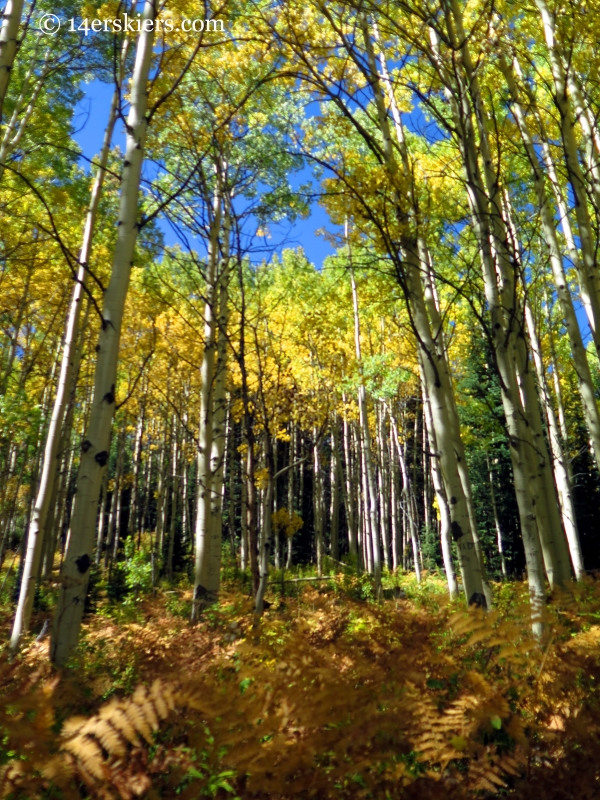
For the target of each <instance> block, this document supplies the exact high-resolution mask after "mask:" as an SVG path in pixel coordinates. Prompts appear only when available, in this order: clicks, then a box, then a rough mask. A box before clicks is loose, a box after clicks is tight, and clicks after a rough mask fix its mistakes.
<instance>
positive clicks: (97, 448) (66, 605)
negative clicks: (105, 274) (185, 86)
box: [50, 0, 156, 666]
mask: <svg viewBox="0 0 600 800" xmlns="http://www.w3.org/2000/svg"><path fill="white" fill-rule="evenodd" d="M155 16H156V7H155V5H154V1H153V0H146V2H145V5H144V11H143V14H142V23H141V26H142V33H141V34H140V37H139V40H138V45H137V53H136V59H135V66H134V72H133V79H132V86H131V107H130V111H129V115H128V118H127V136H126V147H125V158H124V161H123V172H122V177H121V191H120V200H119V225H118V232H117V243H116V248H115V254H114V258H113V264H112V272H111V277H110V282H109V284H108V288H107V289H106V292H105V295H104V306H103V311H102V326H101V331H100V336H99V340H98V351H97V359H96V371H95V378H94V401H93V405H92V409H91V414H90V420H89V423H88V426H87V430H86V435H85V439H84V441H83V444H82V448H81V449H82V455H81V462H80V466H79V474H78V478H77V495H76V500H75V508H74V511H73V519H72V526H71V527H72V531H73V535H72V536H71V539H70V543H69V545H70V546H69V550H68V552H67V553H66V556H65V560H64V563H63V569H62V574H61V588H60V594H59V597H58V602H57V606H56V611H55V615H54V626H53V632H52V642H51V651H50V655H51V660H52V661H53V662H54V663H55V664H57V665H58V666H64V665H65V664H66V663H67V661H68V660H69V657H70V656H71V654H72V652H73V650H74V648H75V647H76V646H77V643H78V641H79V632H80V628H81V618H82V615H83V607H84V603H85V596H86V593H87V587H88V582H89V575H90V571H89V569H90V565H91V561H92V559H91V554H92V549H93V544H94V533H95V523H96V513H97V508H98V495H99V492H100V485H101V482H102V475H103V471H104V469H105V468H106V464H107V463H108V446H109V441H110V429H111V424H112V419H113V415H114V410H115V392H116V382H117V363H118V354H119V343H120V338H121V323H122V319H123V309H124V306H125V300H126V297H127V289H128V287H129V277H130V273H131V265H132V261H133V255H134V251H135V244H136V240H137V234H138V231H139V223H138V219H137V213H138V195H139V187H140V179H141V173H142V162H143V158H144V145H145V141H146V132H147V127H148V118H147V114H146V112H147V107H148V77H149V73H150V66H151V63H152V53H153V44H154V19H155ZM146 20H148V21H150V23H151V24H150V26H147V25H145V21H146ZM148 27H150V30H148Z"/></svg>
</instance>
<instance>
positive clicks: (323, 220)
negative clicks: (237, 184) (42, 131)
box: [73, 80, 335, 267]
mask: <svg viewBox="0 0 600 800" xmlns="http://www.w3.org/2000/svg"><path fill="white" fill-rule="evenodd" d="M82 88H83V90H84V92H85V96H84V97H83V99H82V100H81V102H80V103H79V104H78V106H77V108H76V110H75V116H74V119H73V125H74V128H75V131H76V132H75V135H74V138H75V140H76V141H77V143H78V144H79V146H80V147H81V149H82V151H83V155H84V156H85V157H86V158H88V159H91V158H93V157H94V156H95V155H96V154H97V153H98V152H99V151H100V148H101V147H102V140H103V137H104V129H105V126H106V121H107V118H108V111H109V107H110V102H111V99H112V93H113V87H112V85H110V84H105V83H102V82H101V81H97V80H95V81H92V82H91V83H89V84H87V85H84V86H83V87H82ZM113 144H120V145H121V146H123V144H124V135H123V126H122V124H117V128H116V130H115V135H114V139H113ZM82 165H84V166H86V161H85V159H82ZM86 168H87V167H86ZM311 177H312V173H311V170H310V168H308V167H307V168H305V169H304V170H302V172H299V173H296V174H295V175H294V176H292V179H291V182H292V185H293V186H294V187H297V186H298V185H299V184H301V183H306V182H307V181H309V180H310V179H311ZM315 188H316V189H317V188H318V187H317V185H316V183H315ZM159 227H160V228H161V230H162V232H163V234H164V237H165V242H166V243H167V244H175V242H176V241H177V239H176V236H175V234H174V232H173V231H172V229H171V228H170V227H169V226H168V225H167V224H166V223H164V222H163V221H161V220H159ZM322 228H325V229H326V230H328V231H331V232H332V231H334V229H335V227H334V226H333V225H332V224H331V222H330V221H329V217H328V216H327V213H326V212H325V211H324V209H322V208H321V207H320V206H319V204H318V203H317V202H313V203H312V204H311V214H310V216H309V217H308V218H307V219H299V220H297V221H296V222H295V223H294V224H293V225H290V224H289V223H285V224H284V223H282V224H279V225H273V226H271V227H270V229H269V234H270V236H269V238H268V239H266V240H265V241H264V244H265V246H266V247H267V248H268V249H272V250H274V251H275V252H280V251H281V250H282V249H283V248H284V247H299V246H301V247H303V248H304V252H305V253H306V256H307V258H308V259H309V260H310V261H312V262H313V263H314V264H315V265H316V266H317V267H320V266H321V264H322V263H323V260H324V258H326V257H327V256H329V255H331V254H332V253H333V252H334V248H333V246H332V245H331V244H330V243H329V242H328V241H327V240H326V239H325V238H324V237H323V236H319V235H317V231H318V230H319V229H322ZM259 245H260V242H259Z"/></svg>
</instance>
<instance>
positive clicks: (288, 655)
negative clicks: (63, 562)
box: [0, 575, 600, 800]
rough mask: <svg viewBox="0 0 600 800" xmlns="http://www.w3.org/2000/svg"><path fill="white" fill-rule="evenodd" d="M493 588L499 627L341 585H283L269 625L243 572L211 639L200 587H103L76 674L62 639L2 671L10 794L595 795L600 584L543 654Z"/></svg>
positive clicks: (580, 596)
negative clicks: (65, 658)
mask: <svg viewBox="0 0 600 800" xmlns="http://www.w3.org/2000/svg"><path fill="white" fill-rule="evenodd" d="M494 589H495V607H494V610H493V611H492V612H490V613H487V614H485V613H484V612H482V611H481V610H478V609H472V610H466V609H465V608H464V607H463V604H462V602H459V601H455V602H450V601H449V600H448V598H447V595H446V593H445V587H444V583H443V581H442V580H441V579H440V578H438V577H436V576H432V575H430V576H427V577H426V580H425V581H424V583H423V584H421V586H418V585H417V584H416V583H415V581H414V578H413V577H412V576H403V577H400V578H395V577H393V576H388V577H387V578H386V593H385V594H386V599H385V600H384V601H383V603H382V604H376V603H374V602H373V600H372V599H371V598H370V596H369V595H370V584H369V582H368V580H367V579H365V578H362V577H357V576H351V575H346V576H342V575H339V576H337V577H336V578H335V579H332V580H329V581H325V582H323V583H322V584H321V583H308V582H307V583H296V584H286V596H285V597H282V596H281V587H280V586H274V587H272V592H271V594H270V595H269V596H268V599H269V601H270V603H271V605H270V607H269V608H268V609H267V611H266V613H265V615H264V618H263V620H262V622H261V624H260V625H259V626H258V627H256V626H254V625H253V615H252V601H251V598H250V597H249V595H248V589H247V588H246V587H244V586H243V585H242V583H241V582H240V581H239V580H235V579H233V577H230V579H229V580H226V581H225V583H224V587H223V591H222V593H221V596H220V600H219V603H218V604H216V605H213V606H211V607H209V608H205V609H204V610H203V611H202V614H201V618H200V620H199V622H198V623H197V624H195V625H193V626H192V625H191V624H190V622H189V613H190V607H191V592H190V590H189V589H188V588H187V587H186V585H185V583H184V581H183V580H182V583H181V586H180V587H179V588H177V587H176V586H172V587H171V588H169V587H167V586H166V585H164V586H162V587H161V588H160V589H157V590H156V591H155V592H148V593H144V594H142V593H139V594H136V593H135V592H130V593H129V594H126V596H125V597H123V598H121V599H120V600H119V601H115V600H109V599H107V598H106V597H103V596H102V592H101V591H97V592H96V599H95V608H94V609H93V613H90V614H89V615H88V616H87V618H86V625H85V632H84V637H83V641H82V643H81V646H80V649H79V652H78V654H77V657H76V658H75V659H74V661H73V663H72V664H71V665H70V666H69V668H68V669H65V670H62V671H60V672H57V671H56V670H54V669H53V668H52V667H51V666H50V665H49V662H48V649H49V637H48V636H46V637H45V638H43V639H42V640H41V641H37V640H36V637H35V634H32V636H31V637H30V639H29V640H28V642H27V643H26V645H25V646H24V647H23V649H22V651H21V653H20V654H19V656H18V657H16V658H15V659H13V660H11V659H10V658H9V655H8V653H6V652H5V653H4V654H3V656H2V659H1V661H0V692H1V695H2V699H1V702H0V727H1V728H2V729H3V738H2V739H0V764H2V765H3V766H2V767H1V768H2V770H3V772H2V784H1V786H0V796H2V797H10V798H37V797H47V798H81V797H98V798H124V799H125V800H129V798H131V799H133V798H135V797H144V798H204V797H206V798H208V797H217V798H242V800H244V799H245V798H265V799H266V798H292V797H299V798H309V797H311V798H312V797H315V798H329V797H331V798H345V797H349V798H350V797H351V798H355V797H356V798H362V797H364V798H370V797H373V798H410V800H413V799H414V800H416V798H419V799H420V798H442V797H448V798H457V799H458V798H478V797H493V796H511V797H515V798H519V800H521V799H523V800H524V798H530V797H531V798H533V797H535V798H536V800H539V798H544V799H545V798H549V799H550V800H558V799H559V798H565V800H566V798H572V797H577V798H578V800H586V798H597V797H599V796H600V697H599V693H598V685H600V624H598V623H600V583H597V582H595V581H594V580H592V579H589V580H588V581H586V582H584V583H582V584H579V585H577V586H573V587H570V588H569V590H568V591H565V592H563V593H562V594H561V595H560V596H559V595H557V594H555V595H553V596H552V598H551V601H550V603H549V606H548V612H547V614H546V617H545V620H544V621H545V631H544V638H543V641H541V642H539V641H536V640H535V639H534V638H533V636H532V634H531V626H530V618H529V616H528V609H527V594H526V587H525V586H524V585H523V584H519V583H506V584H498V585H496V586H494ZM40 605H41V606H42V610H39V611H38V612H36V614H37V615H36V617H35V619H34V625H33V630H34V631H39V629H40V628H41V627H42V624H43V622H44V620H45V619H46V618H48V617H49V607H48V606H47V605H46V609H45V610H44V609H43V606H44V602H41V603H40ZM10 622H11V619H10V607H9V605H8V604H6V605H5V606H4V608H3V615H2V618H1V634H2V636H3V637H4V638H5V640H6V638H7V637H8V633H9V630H10Z"/></svg>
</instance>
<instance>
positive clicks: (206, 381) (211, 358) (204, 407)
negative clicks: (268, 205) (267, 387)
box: [192, 176, 222, 619]
mask: <svg viewBox="0 0 600 800" xmlns="http://www.w3.org/2000/svg"><path fill="white" fill-rule="evenodd" d="M217 179H219V178H218V176H217ZM221 215H222V204H221V198H220V194H219V191H218V190H217V189H215V193H214V200H213V218H212V222H211V228H210V241H209V245H208V263H207V274H206V302H205V306H204V351H203V354H202V365H201V367H200V380H201V387H200V431H199V436H198V478H197V481H198V483H197V507H196V558H195V572H194V603H193V605H192V619H195V617H196V614H197V611H198V610H199V609H198V604H199V603H200V602H201V601H203V600H212V599H213V596H214V593H212V592H211V591H210V588H209V586H210V582H211V577H210V573H211V560H212V547H211V544H212V542H211V521H212V520H211V517H212V514H211V493H212V469H211V460H212V444H213V414H214V381H215V355H216V353H215V350H216V344H217V343H216V337H215V332H216V312H217V308H216V304H217V297H218V295H217V265H218V260H219V234H220V232H221Z"/></svg>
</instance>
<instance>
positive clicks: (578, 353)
mask: <svg viewBox="0 0 600 800" xmlns="http://www.w3.org/2000/svg"><path fill="white" fill-rule="evenodd" d="M499 66H500V69H501V70H502V73H503V74H504V77H505V78H506V82H507V85H508V88H509V91H510V94H511V101H512V109H513V113H514V115H515V119H516V120H517V124H518V126H519V130H520V133H521V137H522V140H523V144H524V146H525V149H526V153H527V157H528V159H529V163H530V165H531V171H532V176H533V183H534V186H535V189H536V193H537V199H538V205H539V209H540V221H541V223H542V231H543V236H544V240H545V242H546V245H547V247H548V254H549V259H550V266H551V268H552V275H553V278H554V283H555V286H556V292H557V295H558V300H559V302H560V307H561V311H562V315H563V318H564V324H565V328H566V330H567V334H568V336H569V342H570V345H571V355H572V358H573V365H574V367H575V371H576V372H577V377H578V379H579V380H578V387H579V394H580V396H581V402H582V406H583V412H584V416H585V420H586V424H587V427H588V431H589V434H590V439H591V441H592V445H593V453H594V458H595V461H596V466H599V467H600V413H599V412H598V405H597V402H596V397H595V392H594V383H593V381H592V375H591V372H590V368H589V364H588V360H587V356H586V351H585V347H584V344H583V339H582V337H581V331H580V328H579V323H578V321H577V317H576V314H575V308H574V306H573V298H572V297H571V292H570V290H569V284H568V281H567V276H566V274H565V269H564V265H563V259H562V254H561V251H560V247H559V244H558V239H557V236H556V227H555V222H554V214H553V211H552V209H551V208H550V206H549V203H548V196H547V193H546V188H545V185H544V183H545V182H544V176H543V173H542V171H541V169H540V166H539V162H538V159H537V155H536V152H535V146H534V140H533V136H532V135H531V132H530V130H529V126H528V125H527V120H526V117H525V113H524V110H523V107H522V105H521V103H520V100H519V93H518V89H517V85H516V81H515V79H514V75H513V73H512V70H511V68H510V66H509V64H508V63H507V61H506V60H505V59H504V58H502V59H500V61H499ZM530 338H531V327H530ZM542 391H543V390H542Z"/></svg>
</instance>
